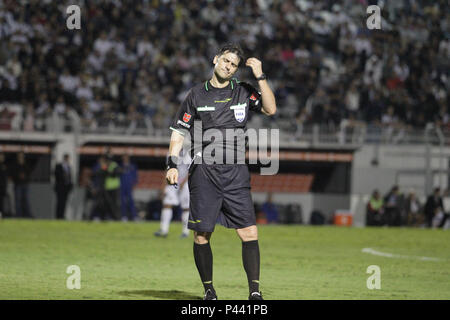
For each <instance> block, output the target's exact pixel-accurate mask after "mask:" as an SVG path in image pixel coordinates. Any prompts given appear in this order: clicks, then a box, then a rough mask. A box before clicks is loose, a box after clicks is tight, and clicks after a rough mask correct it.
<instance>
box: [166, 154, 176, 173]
mask: <svg viewBox="0 0 450 320" xmlns="http://www.w3.org/2000/svg"><path fill="white" fill-rule="evenodd" d="M177 166H178V157H177V156H168V157H167V170H169V169H173V168H175V169H177Z"/></svg>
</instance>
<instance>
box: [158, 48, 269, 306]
mask: <svg viewBox="0 0 450 320" xmlns="http://www.w3.org/2000/svg"><path fill="white" fill-rule="evenodd" d="M243 62H244V57H243V51H242V49H241V48H240V47H239V45H236V44H228V45H225V46H224V47H222V48H221V49H220V50H219V52H218V53H217V55H216V56H215V57H214V59H213V64H214V72H213V75H212V78H211V79H210V80H208V81H206V82H203V83H200V84H198V85H196V86H194V87H193V88H192V89H191V90H190V91H189V93H188V94H187V96H186V98H185V100H184V101H183V103H182V104H181V106H180V108H179V110H178V112H177V114H176V117H175V119H174V121H173V123H172V125H171V127H170V129H171V130H172V135H171V141H170V146H169V157H168V167H167V169H168V170H167V175H166V179H167V182H168V183H169V184H172V185H175V184H177V183H178V171H177V163H178V155H179V152H180V150H181V149H182V147H183V140H184V137H185V136H186V134H187V133H189V134H190V136H191V141H192V144H191V155H192V158H193V159H194V160H193V164H191V167H190V170H189V171H190V173H189V180H188V183H189V190H190V213H189V224H188V227H189V229H192V230H193V231H194V260H195V264H196V266H197V269H198V272H199V274H200V278H201V280H202V283H203V286H204V289H205V294H204V299H205V300H215V299H217V295H216V292H215V290H214V287H213V256H212V251H211V247H210V244H209V241H210V238H211V234H212V232H213V231H214V227H215V224H216V222H217V221H218V219H219V221H220V222H221V224H222V225H224V226H225V227H227V228H233V229H235V230H236V232H237V235H238V236H239V238H240V239H241V241H242V260H243V265H244V269H245V272H246V273H247V279H248V284H249V292H250V294H249V299H250V300H262V295H261V292H260V291H259V272H260V254H259V245H258V230H257V227H256V221H255V212H254V208H253V201H252V198H251V193H250V173H249V170H248V167H247V165H246V164H245V162H242V161H241V162H238V161H237V160H236V158H237V157H233V158H232V160H233V161H231V163H230V159H229V157H228V154H230V152H231V153H232V154H233V155H235V154H236V153H235V152H236V151H237V150H236V149H237V147H236V145H237V144H236V141H242V140H244V141H245V134H244V133H242V132H244V131H245V129H246V122H247V119H248V114H249V111H254V112H260V113H263V114H266V115H269V116H271V115H274V114H275V112H276V108H277V107H276V102H275V96H274V94H273V92H272V90H271V89H270V87H269V85H268V83H267V81H266V76H265V75H264V73H263V71H262V64H261V61H259V60H258V59H256V58H249V59H247V60H246V61H245V65H246V66H247V67H250V68H251V69H252V72H253V75H254V76H255V78H256V81H257V82H258V86H259V89H258V90H257V89H255V88H254V87H253V86H251V85H249V84H247V83H244V82H239V81H238V80H237V79H236V78H233V75H234V74H235V73H236V72H237V71H238V67H239V65H240V64H241V63H243ZM199 125H200V127H199ZM196 128H197V129H198V128H200V130H201V133H203V134H205V132H207V131H208V130H210V129H213V130H216V132H219V133H223V135H222V137H223V139H211V141H202V143H201V144H200V150H198V149H197V150H196V149H195V148H196V146H197V147H198V145H199V144H198V143H197V144H196V142H195V139H194V138H195V137H196V134H195V132H194V131H195V130H196ZM236 129H241V130H240V132H241V133H240V134H237V136H235V137H233V138H232V139H230V140H229V141H227V139H226V138H225V136H226V133H225V132H226V131H227V130H228V132H229V130H234V132H239V130H236ZM214 144H215V148H212V146H214ZM206 147H209V148H208V150H212V149H214V150H215V151H220V150H223V151H224V153H225V154H227V157H226V159H225V154H224V155H220V154H219V152H218V153H217V154H215V153H214V152H212V157H213V159H214V162H212V163H211V161H208V158H207V154H206V153H207V152H206V149H205V148H206ZM241 151H242V150H241ZM237 153H238V152H237ZM244 154H245V151H244ZM241 156H242V153H241ZM217 159H219V161H217ZM223 159H225V160H226V161H225V163H224V162H223V161H221V160H223Z"/></svg>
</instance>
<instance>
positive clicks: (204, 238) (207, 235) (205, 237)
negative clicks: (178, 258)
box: [194, 231, 211, 244]
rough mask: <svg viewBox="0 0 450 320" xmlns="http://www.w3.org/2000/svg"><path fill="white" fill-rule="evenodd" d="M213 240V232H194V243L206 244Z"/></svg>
mask: <svg viewBox="0 0 450 320" xmlns="http://www.w3.org/2000/svg"><path fill="white" fill-rule="evenodd" d="M209 239H211V232H198V231H194V242H195V243H196V244H206V243H208V242H209Z"/></svg>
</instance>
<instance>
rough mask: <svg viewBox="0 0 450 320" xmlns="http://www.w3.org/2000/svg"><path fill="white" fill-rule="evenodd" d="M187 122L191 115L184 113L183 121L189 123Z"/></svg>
mask: <svg viewBox="0 0 450 320" xmlns="http://www.w3.org/2000/svg"><path fill="white" fill-rule="evenodd" d="M189 120H191V115H190V114H189V113H187V112H185V113H184V115H183V121H184V122H189Z"/></svg>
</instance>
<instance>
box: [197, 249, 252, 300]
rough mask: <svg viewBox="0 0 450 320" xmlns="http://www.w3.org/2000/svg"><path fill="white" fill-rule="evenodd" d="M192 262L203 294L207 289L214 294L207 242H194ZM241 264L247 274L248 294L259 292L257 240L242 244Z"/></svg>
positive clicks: (211, 259) (210, 257)
mask: <svg viewBox="0 0 450 320" xmlns="http://www.w3.org/2000/svg"><path fill="white" fill-rule="evenodd" d="M194 260H195V265H196V266H197V270H198V273H199V274H200V279H201V280H202V283H203V287H204V288H205V292H206V291H207V290H208V289H210V290H211V291H212V292H215V290H214V287H213V283H212V277H213V255H212V251H211V246H210V245H209V242H208V243H205V244H197V243H195V242H194ZM242 262H243V264H244V270H245V272H246V273H247V280H248V287H249V291H250V293H252V292H259V268H260V257H259V244H258V240H253V241H246V242H242Z"/></svg>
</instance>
